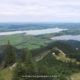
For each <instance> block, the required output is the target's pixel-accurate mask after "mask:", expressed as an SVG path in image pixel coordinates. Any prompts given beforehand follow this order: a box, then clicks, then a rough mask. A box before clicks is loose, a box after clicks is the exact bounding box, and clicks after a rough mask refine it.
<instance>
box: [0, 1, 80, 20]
mask: <svg viewBox="0 0 80 80" xmlns="http://www.w3.org/2000/svg"><path fill="white" fill-rule="evenodd" d="M19 17H21V18H23V19H25V20H27V19H29V20H33V19H35V20H53V19H63V21H64V19H65V20H67V19H68V18H69V19H70V18H72V19H75V18H76V19H77V18H78V19H80V0H0V18H1V19H3V20H4V19H6V20H7V19H9V18H10V19H14V20H18V18H19ZM1 19H0V21H1Z"/></svg>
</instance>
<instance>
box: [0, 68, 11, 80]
mask: <svg viewBox="0 0 80 80" xmlns="http://www.w3.org/2000/svg"><path fill="white" fill-rule="evenodd" d="M0 74H1V77H2V79H3V80H11V78H12V71H11V70H10V69H9V68H6V69H3V70H1V71H0Z"/></svg>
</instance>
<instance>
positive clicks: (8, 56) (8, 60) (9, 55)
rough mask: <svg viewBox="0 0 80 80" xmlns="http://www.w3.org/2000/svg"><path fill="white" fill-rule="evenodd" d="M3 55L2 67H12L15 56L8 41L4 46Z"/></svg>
mask: <svg viewBox="0 0 80 80" xmlns="http://www.w3.org/2000/svg"><path fill="white" fill-rule="evenodd" d="M4 53H5V61H4V67H8V66H11V65H13V64H14V63H15V61H16V56H15V55H16V54H15V50H14V47H13V46H12V45H11V44H10V42H9V41H8V44H7V45H6V48H5V52H4Z"/></svg>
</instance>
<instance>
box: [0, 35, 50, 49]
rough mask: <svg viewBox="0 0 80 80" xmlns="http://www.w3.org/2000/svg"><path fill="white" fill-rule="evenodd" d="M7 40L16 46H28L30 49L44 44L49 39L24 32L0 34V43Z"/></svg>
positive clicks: (4, 42)
mask: <svg viewBox="0 0 80 80" xmlns="http://www.w3.org/2000/svg"><path fill="white" fill-rule="evenodd" d="M8 41H10V43H11V44H12V45H13V46H16V47H17V48H25V47H28V48H29V49H32V48H39V47H41V46H44V44H46V43H48V42H50V39H46V38H41V37H36V36H31V35H24V34H15V35H7V36H0V45H5V44H7V43H8ZM45 46H46V45H45Z"/></svg>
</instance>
